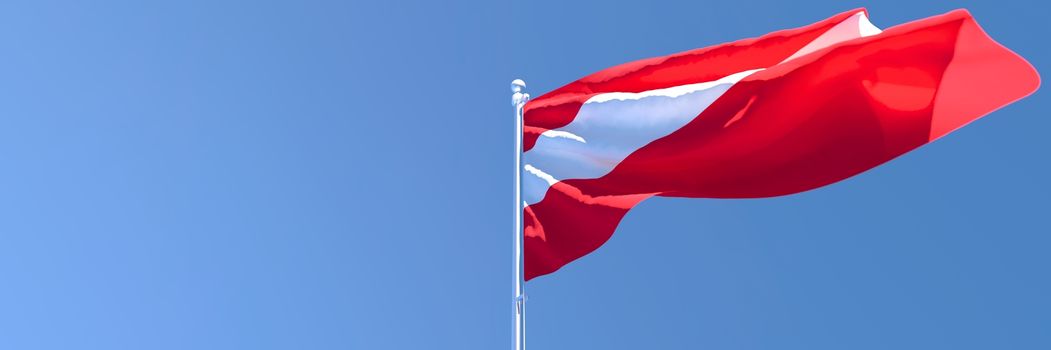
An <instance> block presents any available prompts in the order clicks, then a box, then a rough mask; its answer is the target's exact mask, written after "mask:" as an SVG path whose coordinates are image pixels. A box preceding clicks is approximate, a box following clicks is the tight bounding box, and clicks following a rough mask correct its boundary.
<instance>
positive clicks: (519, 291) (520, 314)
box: [511, 79, 529, 350]
mask: <svg viewBox="0 0 1051 350" xmlns="http://www.w3.org/2000/svg"><path fill="white" fill-rule="evenodd" d="M524 88H525V82H524V81H522V79H515V80H514V81H511V92H513V93H514V94H513V95H511V104H512V105H514V107H515V230H514V242H515V243H514V246H515V251H514V254H513V256H514V263H513V264H512V266H513V267H514V272H513V273H512V275H513V276H514V284H513V286H514V291H513V294H512V296H513V299H512V300H513V301H514V303H513V311H512V312H513V315H514V327H515V328H514V349H515V350H525V301H526V298H525V281H524V280H523V279H522V262H523V258H522V249H523V247H522V210H523V208H522V204H523V202H522V124H523V112H522V108H523V107H525V103H526V101H529V94H527V93H525V92H522V90H523V89H524Z"/></svg>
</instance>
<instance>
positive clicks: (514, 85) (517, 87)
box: [511, 79, 526, 92]
mask: <svg viewBox="0 0 1051 350" xmlns="http://www.w3.org/2000/svg"><path fill="white" fill-rule="evenodd" d="M525 87H526V85H525V81H522V79H515V80H512V81H511V92H522V89H525Z"/></svg>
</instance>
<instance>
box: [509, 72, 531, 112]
mask: <svg viewBox="0 0 1051 350" xmlns="http://www.w3.org/2000/svg"><path fill="white" fill-rule="evenodd" d="M525 86H526V85H525V81H522V79H515V80H512V81H511V92H513V93H514V94H513V95H511V105H513V106H515V108H522V106H524V105H525V103H526V101H529V94H527V93H525V92H522V90H524V89H525Z"/></svg>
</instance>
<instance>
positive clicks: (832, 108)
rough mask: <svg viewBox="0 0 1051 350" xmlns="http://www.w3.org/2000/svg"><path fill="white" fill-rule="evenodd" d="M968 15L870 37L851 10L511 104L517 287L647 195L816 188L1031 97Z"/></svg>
mask: <svg viewBox="0 0 1051 350" xmlns="http://www.w3.org/2000/svg"><path fill="white" fill-rule="evenodd" d="M1039 84H1040V78H1039V76H1038V75H1037V72H1036V70H1035V69H1033V67H1032V66H1031V65H1029V63H1028V62H1026V61H1025V60H1024V59H1023V58H1021V57H1019V56H1018V55H1016V54H1015V53H1013V52H1011V51H1010V50H1008V49H1007V48H1004V47H1003V46H1001V45H1000V44H998V43H996V42H995V41H993V40H992V39H991V38H990V37H989V36H988V35H986V33H985V32H984V31H983V30H982V28H981V27H979V26H978V24H977V23H976V22H975V20H974V19H973V18H972V17H971V15H970V14H969V13H968V12H967V11H966V10H957V11H953V12H949V13H946V14H943V15H939V16H934V17H930V18H925V19H921V20H918V21H915V22H910V23H906V24H903V25H899V26H895V27H891V28H889V29H887V30H880V29H879V28H876V27H875V26H873V25H872V24H871V23H870V22H869V20H868V14H867V12H866V11H865V10H863V9H859V10H854V11H849V12H845V13H842V14H839V15H836V16H834V17H832V18H829V19H826V20H823V21H820V22H817V23H814V24H811V25H808V26H805V27H801V28H796V29H790V30H784V31H779V32H774V33H771V34H767V35H764V36H761V37H758V38H753V39H745V40H741V41H736V42H732V43H727V44H721V45H716V46H712V47H706V48H702V49H696V50H691V51H686V52H682V53H677V54H673V55H669V56H663V57H655V58H650V59H644V60H640V61H636V62H630V63H626V64H622V65H619V66H615V67H612V68H608V69H605V70H602V71H600V72H597V73H594V74H591V75H588V76H586V77H584V78H582V79H580V80H577V81H574V82H572V83H569V84H568V85H566V86H563V87H561V88H558V89H557V90H554V91H552V92H549V93H547V94H544V95H543V96H540V97H538V98H536V99H533V100H532V101H529V102H528V103H526V104H525V107H524V117H523V118H524V125H523V151H524V153H523V154H522V157H523V158H522V159H523V167H522V174H521V176H522V200H523V201H524V202H525V208H524V213H523V215H524V223H523V225H524V229H523V230H524V231H523V235H524V261H525V262H524V263H525V267H524V270H525V279H527V280H528V279H532V278H534V277H537V276H541V275H545V274H549V273H552V272H554V271H555V270H558V269H559V268H561V267H562V266H564V265H566V264H567V263H569V262H571V261H573V260H575V259H577V258H580V257H582V256H584V255H586V254H588V253H590V252H592V251H594V250H595V249H597V248H598V247H599V246H601V245H602V244H603V243H605V242H606V241H607V240H608V239H609V238H610V236H611V235H612V234H613V231H614V230H615V229H616V227H617V224H618V223H619V222H620V220H621V218H622V217H623V216H624V214H625V213H627V211H628V210H630V209H631V208H632V207H633V206H635V205H636V204H638V203H639V202H641V201H643V200H645V199H647V198H650V197H652V196H665V197H695V198H759V197H772V196H782V195H787V194H792V193H797V192H801V191H807V190H810V189H814V188H818V187H821V186H825V185H828V184H831V183H834V182H837V181H840V180H843V179H846V178H848V177H851V176H853V175H856V174H858V173H861V172H863V171H866V170H868V169H872V168H873V167H875V166H878V165H880V164H882V163H884V162H887V161H889V160H891V159H894V158H895V157H897V156H899V155H902V154H904V153H905V152H908V151H910V150H913V149H915V148H917V147H919V146H922V145H924V144H926V143H928V142H931V141H933V140H935V139H937V138H939V137H942V136H944V135H945V134H948V133H950V132H952V131H953V130H956V129H957V128H959V127H961V126H963V125H966V124H967V123H970V122H971V121H974V120H975V119H978V118H980V117H982V116H983V115H985V114H987V113H990V112H992V111H994V110H996V109H998V108H1000V107H1003V106H1005V105H1007V104H1010V103H1012V102H1014V101H1017V100H1019V99H1021V98H1023V97H1025V96H1027V95H1029V94H1030V93H1032V92H1033V91H1035V90H1036V89H1037V87H1038V86H1039Z"/></svg>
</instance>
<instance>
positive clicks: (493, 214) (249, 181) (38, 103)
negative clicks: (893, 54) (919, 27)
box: [0, 0, 1051, 350]
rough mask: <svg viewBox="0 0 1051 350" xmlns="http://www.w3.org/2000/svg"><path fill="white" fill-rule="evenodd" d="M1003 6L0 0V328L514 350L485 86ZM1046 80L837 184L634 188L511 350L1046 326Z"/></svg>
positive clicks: (1050, 325) (505, 136) (506, 250)
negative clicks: (605, 238) (741, 189)
mask: <svg viewBox="0 0 1051 350" xmlns="http://www.w3.org/2000/svg"><path fill="white" fill-rule="evenodd" d="M861 6H866V7H868V8H869V10H870V12H871V15H872V21H873V22H874V23H875V24H876V25H877V26H881V27H889V26H891V25H894V24H899V23H903V22H905V21H909V20H913V19H918V18H922V17H926V16H930V15H934V14H939V13H942V12H945V11H948V10H951V9H954V8H959V7H965V8H968V9H970V10H971V11H972V13H973V14H974V15H975V16H976V17H977V19H978V21H979V23H981V24H982V25H983V26H984V27H985V29H986V30H987V31H988V32H989V33H990V34H991V35H992V36H993V37H994V38H996V39H997V40H999V41H1000V42H1001V43H1003V44H1004V45H1006V46H1008V47H1009V48H1011V49H1013V50H1015V51H1016V52H1018V53H1019V54H1021V55H1022V56H1024V57H1026V58H1027V59H1028V60H1029V61H1030V62H1032V63H1033V65H1035V66H1036V67H1037V69H1038V70H1043V71H1045V72H1046V71H1047V70H1048V68H1047V67H1051V49H1049V48H1048V45H1047V38H1048V36H1049V34H1051V33H1049V32H1048V29H1047V28H1048V27H1047V25H1046V16H1047V14H1048V12H1049V11H1048V7H1047V6H1046V5H1032V4H1028V3H1026V2H1021V1H981V2H977V1H967V2H955V1H953V2H950V1H939V2H927V1H922V2H921V1H871V2H855V1H849V2H844V1H821V2H799V1H768V2H747V1H671V2H669V1H601V2H599V1H596V2H566V1H515V2H508V1H502V2H497V1H477V2H452V3H445V2H437V1H435V2H431V1H415V2H413V1H405V2H402V1H391V2H381V1H376V2H358V1H350V2H346V1H344V2H339V1H331V2H325V1H288V2H266V1H222V0H220V1H172V2H167V3H159V2H158V3H149V4H147V3H146V2H142V1H91V2H85V1H12V2H4V3H3V4H0V53H2V55H0V57H2V59H0V166H2V168H0V348H2V349H369V350H371V349H421V348H426V349H502V348H507V347H508V346H510V330H511V328H510V299H509V298H510V292H511V289H510V285H509V284H510V276H509V274H510V272H511V268H510V262H511V261H510V253H511V227H512V225H511V218H512V216H511V215H512V207H511V205H512V201H511V194H512V192H511V185H512V177H511V175H512V127H513V125H512V120H513V119H512V110H511V106H510V102H509V99H510V91H509V90H508V83H509V81H510V80H511V79H513V78H516V77H521V78H523V79H525V80H526V81H527V82H528V84H529V91H530V92H531V93H533V94H534V95H539V94H540V93H542V92H544V91H547V90H550V89H553V88H556V87H558V86H560V85H561V84H564V83H566V82H569V81H571V80H574V79H576V78H578V77H580V76H582V75H584V74H587V73H590V72H592V71H595V70H598V69H601V68H604V67H607V66H610V65H613V64H618V63H622V62H626V61H630V60H634V59H639V58H644V57H649V56H656V55H663V54H668V53H672V52H677V51H681V50H686V49H691V48H696V47H702V46H706V45H711V44H717V43H721V42H726V41H731V40H736V39H740V38H745V37H752V36H757V35H761V34H764V33H767V32H770V31H773V30H778V29H784V28H790V27H795V26H801V25H805V24H808V23H811V22H813V21H817V20H820V19H823V18H825V17H827V16H830V15H833V14H836V13H839V12H841V11H844V10H848V9H851V8H855V7H861ZM1046 96H1047V94H1046V92H1045V91H1038V92H1037V93H1036V94H1034V95H1033V96H1030V97H1029V98H1027V99H1025V100H1023V101H1021V102H1018V103H1016V104H1014V105H1011V106H1008V107H1007V108H1004V109H1002V110H1000V111H998V112H995V113H993V114H992V115H990V116H989V117H987V118H985V119H982V120H980V121H978V122H975V123H973V124H972V125H970V126H968V127H966V128H964V129H962V130H960V131H958V132H956V133H954V134H952V135H950V136H948V137H945V138H943V139H941V140H939V141H937V142H935V143H934V144H931V145H928V146H926V147H924V148H922V149H920V150H917V151H914V152H912V153H910V154H908V155H906V156H904V157H901V158H899V159H897V160H894V161H892V162H891V163H889V164H886V165H884V166H881V167H879V168H877V169H875V170H873V171H870V172H868V173H865V174H862V175H860V176H857V177H855V178H852V179H850V180H847V181H844V182H842V183H839V184H835V185H832V186H829V187H826V188H822V189H819V190H816V191H812V192H807V193H803V194H800V195H794V196H788V197H781V198H774V199H764V200H698V199H667V198H659V199H654V200H650V201H647V202H645V203H643V204H642V205H640V206H639V207H637V208H636V209H635V210H634V211H632V212H631V213H630V214H629V215H628V216H627V217H626V218H625V220H624V221H623V223H622V224H621V226H620V229H619V231H618V232H617V234H616V235H615V236H614V237H613V239H612V240H611V241H610V242H609V243H608V244H607V245H605V246H604V247H602V248H601V249H600V250H599V251H597V252H596V253H594V254H592V255H590V256H587V257H585V258H584V259H581V260H580V261H578V262H576V263H573V264H571V265H569V266H567V267H566V268H564V269H563V270H562V271H560V272H558V273H557V274H554V275H551V276H547V277H542V278H539V279H537V280H535V281H533V282H530V283H529V284H528V292H529V295H530V299H529V300H530V302H529V333H528V335H529V340H528V341H529V346H530V348H531V349H683V348H687V349H689V348H697V349H807V350H814V349H837V350H838V349H1048V348H1051V331H1049V330H1051V300H1049V299H1048V298H1047V296H1048V295H1051V278H1049V271H1048V270H1049V267H1051V254H1049V253H1048V250H1049V248H1051V225H1049V223H1048V219H1047V217H1048V215H1049V214H1051V210H1049V205H1048V200H1049V199H1051V185H1049V183H1048V180H1049V179H1051V160H1049V157H1048V151H1049V150H1051V138H1049V137H1048V136H1047V135H1048V134H1049V132H1051V119H1049V118H1048V112H1047V111H1048V110H1049V109H1051V101H1049V99H1048V98H1047V97H1046Z"/></svg>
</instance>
